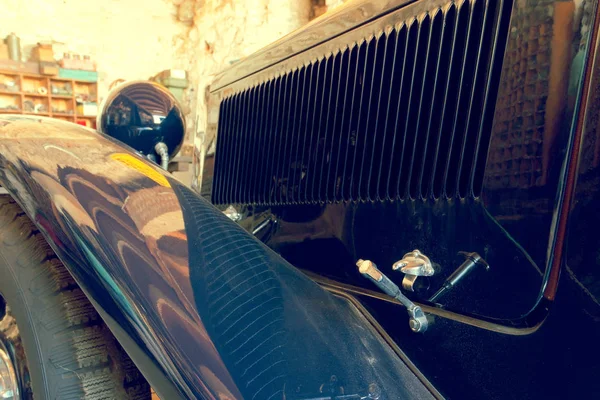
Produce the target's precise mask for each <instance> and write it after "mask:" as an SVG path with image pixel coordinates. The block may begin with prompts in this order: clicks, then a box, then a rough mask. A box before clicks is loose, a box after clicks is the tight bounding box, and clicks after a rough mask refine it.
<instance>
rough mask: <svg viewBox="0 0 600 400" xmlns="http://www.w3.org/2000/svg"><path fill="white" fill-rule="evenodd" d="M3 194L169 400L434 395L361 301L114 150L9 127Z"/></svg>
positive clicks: (5, 122) (80, 135)
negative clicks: (319, 280)
mask: <svg viewBox="0 0 600 400" xmlns="http://www.w3.org/2000/svg"><path fill="white" fill-rule="evenodd" d="M0 183H1V184H2V185H3V186H4V187H6V189H7V190H8V191H9V192H10V194H11V195H12V196H13V197H14V198H15V199H16V200H17V201H18V202H19V204H20V205H21V207H23V209H24V210H25V212H26V213H27V214H28V215H29V217H30V218H31V219H32V220H33V221H34V223H35V224H36V225H37V226H38V227H39V229H40V231H41V232H42V233H43V234H44V236H45V237H46V239H47V240H48V242H49V243H50V245H51V246H52V247H53V249H54V250H55V252H56V253H57V255H58V256H59V257H60V258H61V260H62V261H63V263H64V264H65V266H66V267H67V268H68V270H69V271H70V272H71V274H72V275H73V276H74V278H75V279H76V280H77V282H78V283H79V285H80V286H81V288H82V289H83V290H84V291H85V293H86V294H87V295H88V297H89V298H90V301H91V302H92V304H94V306H95V307H96V309H97V310H98V312H99V313H100V315H101V316H102V317H103V318H104V320H105V322H106V323H107V325H108V326H109V327H110V328H111V330H112V332H113V333H114V334H115V336H116V337H117V339H118V340H119V341H120V342H121V343H122V344H123V346H124V348H125V350H126V351H127V352H128V353H129V355H130V356H131V358H132V359H133V360H134V362H135V363H136V365H137V366H138V368H139V369H140V370H141V371H142V373H143V374H144V376H146V378H147V379H148V380H149V382H150V384H151V385H152V386H153V387H154V389H155V390H156V391H157V392H158V394H159V396H161V397H162V398H163V399H173V398H177V397H188V398H197V397H202V398H219V399H233V398H242V397H245V398H248V399H253V400H254V399H263V398H264V399H277V398H280V399H282V398H284V399H309V398H322V396H323V393H329V394H331V395H332V396H333V394H336V393H337V394H344V393H346V395H348V393H351V394H350V395H349V396H350V398H365V396H370V397H369V398H379V395H380V394H381V396H382V398H419V399H425V398H431V396H432V393H435V391H434V389H432V388H431V387H429V386H428V385H429V384H428V382H427V381H426V379H425V378H424V377H423V376H422V375H419V373H418V371H416V369H415V368H414V366H412V365H411V364H410V363H409V362H408V361H407V360H406V358H404V357H405V356H403V354H402V352H400V351H398V350H394V348H393V347H391V346H390V345H389V343H388V342H386V341H385V339H384V338H383V337H382V336H381V335H379V334H378V333H376V331H375V326H374V325H373V322H372V320H371V321H369V320H368V319H367V318H366V317H365V311H364V309H363V310H361V309H360V305H359V304H358V303H357V302H356V301H355V300H354V299H352V298H351V297H349V296H346V295H343V294H340V293H338V294H337V295H336V296H334V295H332V294H331V293H329V292H327V291H326V290H324V289H323V288H321V287H320V286H318V285H317V284H316V283H315V282H313V281H312V280H310V279H309V278H308V277H307V276H306V275H304V274H302V273H300V272H299V271H298V270H296V269H295V268H294V267H293V266H291V265H290V264H289V263H287V262H286V261H285V260H283V259H282V258H281V257H280V256H278V255H277V254H275V253H274V252H273V251H272V250H270V249H269V248H268V247H266V246H265V245H264V244H262V243H261V242H259V241H258V240H256V239H255V238H254V237H253V236H251V235H249V234H248V233H247V232H246V231H244V230H243V229H242V228H241V227H239V226H238V225H237V224H235V223H234V222H232V221H231V220H229V219H228V218H227V217H226V216H224V215H223V214H222V213H221V212H219V211H218V210H217V209H216V208H214V207H213V206H212V205H210V204H209V203H208V202H207V201H206V200H204V199H202V198H200V197H199V196H198V195H197V194H195V193H193V192H192V191H191V190H190V189H188V188H187V187H185V186H184V185H182V184H181V183H179V182H177V181H176V180H174V179H172V178H171V177H170V176H169V175H167V174H165V173H163V171H162V170H160V169H159V168H158V167H156V166H155V165H153V164H150V163H149V162H147V161H146V160H144V159H143V158H140V157H138V156H136V155H134V154H132V153H129V152H128V150H126V149H125V148H124V147H122V146H121V145H119V144H118V143H116V142H115V141H114V140H112V139H110V138H108V137H105V136H103V135H100V134H98V133H97V132H94V131H92V130H89V129H86V128H82V127H79V126H77V125H75V124H70V123H65V122H61V121H56V120H51V119H46V118H27V117H18V116H12V117H1V118H0ZM318 258H319V255H318V254H315V259H316V261H317V260H318ZM349 267H350V268H355V267H354V266H353V265H349ZM402 313H403V315H405V313H404V312H402ZM403 326H404V329H408V324H404V325H403ZM403 360H404V361H403ZM324 388H326V389H324ZM327 388H329V389H327ZM324 390H326V391H325V392H324ZM336 397H337V396H336Z"/></svg>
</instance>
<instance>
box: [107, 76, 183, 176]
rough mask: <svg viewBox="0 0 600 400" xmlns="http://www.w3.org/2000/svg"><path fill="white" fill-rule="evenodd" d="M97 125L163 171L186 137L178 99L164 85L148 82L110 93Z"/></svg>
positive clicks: (123, 85)
mask: <svg viewBox="0 0 600 400" xmlns="http://www.w3.org/2000/svg"><path fill="white" fill-rule="evenodd" d="M96 126H97V127H98V130H99V131H100V132H102V133H104V134H106V135H108V136H111V137H113V138H115V139H117V140H120V141H121V142H123V143H125V144H127V145H129V146H131V147H133V148H134V149H135V150H137V151H138V152H140V153H142V154H143V155H144V156H146V157H148V158H149V159H150V160H152V161H154V162H157V163H160V165H161V166H162V167H163V168H164V169H166V168H167V165H168V162H169V160H170V159H171V157H173V156H174V155H175V154H177V152H178V151H179V149H180V148H181V145H182V143H183V139H184V136H185V119H184V118H183V113H182V112H181V106H180V105H179V103H178V102H177V99H175V97H174V96H173V95H172V94H171V93H170V92H169V91H168V90H167V89H166V88H164V87H163V86H161V85H159V84H157V83H154V82H147V81H133V82H128V83H124V84H122V85H119V86H117V87H116V88H114V89H113V90H111V91H110V93H109V94H108V96H107V98H106V100H105V101H104V103H103V105H102V109H101V112H100V114H99V116H98V121H97V124H96Z"/></svg>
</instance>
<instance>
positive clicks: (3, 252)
mask: <svg viewBox="0 0 600 400" xmlns="http://www.w3.org/2000/svg"><path fill="white" fill-rule="evenodd" d="M34 397H35V399H36V400H40V399H63V400H69V399H94V400H100V399H139V400H142V399H149V398H150V387H149V385H148V383H147V382H146V381H145V379H144V377H143V376H142V375H141V374H140V372H139V371H138V370H137V368H136V366H135V365H134V364H133V362H132V361H131V360H130V359H129V357H128V356H127V355H126V353H125V352H124V351H123V349H122V348H121V347H120V345H119V343H118V342H117V341H116V339H115V338H114V337H113V335H112V334H111V332H110V331H109V330H108V328H107V327H106V325H105V324H104V323H103V321H102V320H101V319H100V316H99V315H98V313H97V312H96V311H95V310H94V308H93V306H92V305H91V304H90V302H89V301H88V299H87V298H86V296H85V294H84V293H83V292H82V291H81V289H80V288H79V287H78V285H77V283H76V282H75V281H74V279H73V278H72V276H71V275H70V274H69V272H68V271H67V270H66V269H65V267H64V266H63V265H62V263H61V262H60V261H59V260H58V258H57V257H56V255H55V254H54V252H53V251H52V249H51V248H50V246H49V245H48V243H47V242H46V241H45V239H44V238H43V236H42V235H41V233H40V232H39V231H38V230H37V229H36V228H35V226H34V225H33V224H32V222H31V220H30V219H29V218H28V217H27V215H25V213H24V212H23V211H22V210H21V208H20V207H19V206H18V205H17V204H16V203H15V202H14V201H13V200H12V199H11V198H10V197H9V196H0V398H2V399H32V398H34Z"/></svg>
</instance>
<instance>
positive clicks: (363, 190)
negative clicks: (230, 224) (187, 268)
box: [195, 0, 600, 399]
mask: <svg viewBox="0 0 600 400" xmlns="http://www.w3.org/2000/svg"><path fill="white" fill-rule="evenodd" d="M597 12H598V10H597V2H595V1H582V2H573V1H546V0H534V1H529V0H528V1H481V0H474V1H415V2H412V1H393V2H385V1H367V2H350V4H347V5H345V6H344V7H342V8H341V9H340V10H338V11H336V12H334V13H333V14H331V15H328V17H327V18H324V19H320V20H317V21H315V22H314V23H313V24H310V25H309V26H307V27H306V28H305V29H303V30H301V31H299V32H296V33H294V34H291V35H289V36H288V37H286V38H284V39H281V40H280V41H279V42H277V43H275V44H273V45H272V46H269V47H267V48H266V49H264V50H262V51H260V52H259V53H257V54H255V55H253V56H250V57H248V58H247V59H245V60H243V61H241V62H240V63H238V64H237V65H235V66H234V67H232V68H230V69H229V70H228V71H226V72H224V73H222V74H221V75H219V76H218V77H217V78H216V79H215V81H214V82H213V84H212V86H211V90H210V93H209V94H208V104H209V113H208V117H209V124H208V128H207V132H206V135H205V137H203V138H202V139H203V140H198V143H199V144H200V143H204V146H203V147H202V146H199V147H198V148H197V153H198V154H200V155H202V157H199V158H204V159H205V160H204V168H203V170H202V174H200V173H198V175H197V179H196V181H195V187H196V189H197V190H199V191H200V192H201V193H202V194H203V195H204V196H206V197H207V198H210V199H211V200H212V202H213V203H214V204H216V205H217V206H218V207H221V208H222V209H223V210H225V209H226V208H227V207H229V206H233V207H234V208H233V209H231V208H230V209H229V211H228V212H230V213H231V212H232V210H235V212H236V214H235V216H236V217H237V218H239V219H240V222H239V223H240V225H242V226H244V227H245V228H246V229H247V230H248V231H249V232H253V233H254V234H255V235H256V236H257V237H259V238H260V239H261V240H262V241H264V242H265V243H266V244H267V245H269V246H270V247H271V248H273V249H275V250H276V251H277V252H278V253H280V254H281V255H282V256H283V257H284V258H285V259H286V260H288V261H289V262H290V263H291V264H293V265H294V266H296V267H298V268H300V269H302V270H304V271H308V273H309V274H310V276H311V277H313V278H314V279H315V280H316V281H318V282H320V283H321V284H322V285H324V287H327V288H329V289H332V290H340V291H346V292H351V293H353V296H355V297H356V298H357V299H358V300H359V301H360V302H361V303H362V304H363V305H364V306H365V307H366V308H367V309H368V310H369V312H370V313H371V315H372V316H373V318H375V320H376V321H377V322H378V323H379V324H380V325H381V326H382V328H383V329H384V330H385V332H386V334H387V335H389V337H390V340H391V342H392V345H393V346H398V347H399V348H400V350H401V351H402V352H403V353H404V354H405V356H406V357H407V358H408V359H409V360H410V361H411V362H412V363H414V364H415V366H416V368H417V369H418V370H419V371H420V372H421V373H422V374H423V375H424V376H425V377H426V378H427V379H428V380H429V383H430V384H431V386H433V387H435V388H436V389H437V390H438V391H439V393H441V394H442V395H443V396H447V397H450V398H461V399H462V398H538V397H546V398H572V397H584V396H585V397H588V396H589V397H594V396H597V395H598V393H599V391H600V386H598V383H597V379H595V376H596V375H597V371H598V370H599V368H598V367H599V364H598V362H599V361H598V360H599V355H600V351H599V349H598V347H597V346H596V345H595V338H596V337H598V334H599V325H598V316H600V308H599V304H600V303H599V302H598V300H599V298H598V291H597V286H598V279H599V278H600V273H599V272H598V265H599V264H598V263H599V261H598V260H599V259H600V258H598V254H599V253H598V244H599V243H600V234H599V233H598V231H597V228H596V227H597V222H596V221H597V218H598V211H597V209H598V208H599V207H600V203H599V201H600V197H599V193H598V177H599V172H600V171H599V169H598V165H599V162H598V159H600V157H598V154H600V153H599V152H598V148H599V147H598V141H597V137H598V136H597V135H598V133H597V129H598V126H597V120H598V118H597V113H598V107H599V104H600V103H599V102H598V94H597V92H598V90H597V82H598V81H599V76H600V75H599V72H598V71H599V70H598V68H597V64H596V57H597V34H598V30H597V24H598V18H597ZM215 137H216V146H214V144H213V142H212V141H213V138H215ZM211 147H213V150H214V151H213V152H207V149H210V148H211ZM207 153H208V154H207ZM597 153H598V154H597ZM213 157H214V158H213ZM413 249H419V250H420V251H421V252H422V253H425V254H426V255H427V256H428V257H429V258H430V259H431V260H432V261H433V262H434V263H438V264H440V271H441V272H438V273H436V274H435V275H434V276H432V277H429V278H426V279H427V280H428V281H426V282H425V283H424V285H425V286H426V287H425V288H421V292H419V291H418V290H417V291H415V292H413V293H411V292H410V291H408V292H405V293H408V296H409V297H410V298H411V299H413V300H414V301H416V302H418V303H421V304H422V307H423V309H424V310H425V311H426V312H427V313H430V314H432V315H435V316H436V317H435V323H434V324H433V325H432V326H431V327H430V329H429V330H428V331H427V332H425V333H423V334H415V333H413V332H411V331H410V329H408V326H407V325H406V321H405V320H404V319H403V318H401V317H400V316H402V311H401V310H398V309H397V307H396V306H395V305H394V303H393V302H390V301H389V297H386V296H385V295H379V294H377V293H374V291H377V290H378V289H377V288H376V287H375V285H373V284H371V283H370V282H368V281H366V280H365V278H364V277H363V276H361V274H360V273H359V272H358V271H357V269H356V267H355V263H356V262H357V260H359V259H369V260H372V261H373V262H375V263H376V264H377V265H379V266H380V269H381V270H382V271H383V272H384V273H385V274H387V275H388V276H389V277H390V278H391V279H392V280H394V281H395V282H396V283H397V284H398V285H399V286H400V285H401V282H402V280H403V275H402V274H401V273H399V272H394V271H392V268H391V267H392V265H393V264H394V263H395V262H397V261H398V260H400V259H401V258H402V257H403V255H404V254H405V253H407V252H410V251H411V250H413ZM458 252H477V253H478V254H480V255H481V256H482V257H483V258H484V259H485V260H486V261H487V263H488V264H489V266H490V268H489V271H487V272H486V271H484V270H483V269H481V270H480V271H474V272H472V273H471V274H470V275H469V276H468V277H466V278H464V280H463V281H462V282H461V283H460V284H459V285H457V286H456V287H454V288H453V289H452V290H450V291H448V292H447V293H446V294H445V295H444V296H443V297H442V298H441V299H440V300H437V301H435V302H430V301H429V302H428V301H427V299H428V298H430V297H431V296H432V294H433V293H434V292H435V291H436V289H438V288H439V287H441V286H442V285H443V284H444V281H445V280H446V278H448V276H449V275H450V274H451V273H452V272H453V271H454V270H455V269H456V268H457V267H458V266H459V265H460V264H461V262H462V261H463V259H462V258H461V257H460V256H457V253H458ZM419 279H421V278H419ZM427 285H428V287H427ZM334 288H335V289H334ZM399 317H400V318H399Z"/></svg>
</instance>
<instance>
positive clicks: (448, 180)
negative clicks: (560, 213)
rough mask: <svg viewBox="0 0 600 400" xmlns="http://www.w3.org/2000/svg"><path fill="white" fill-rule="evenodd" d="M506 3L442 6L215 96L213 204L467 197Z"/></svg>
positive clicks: (477, 177) (485, 125)
mask: <svg viewBox="0 0 600 400" xmlns="http://www.w3.org/2000/svg"><path fill="white" fill-rule="evenodd" d="M510 3H511V2H510V1H504V2H502V1H500V2H495V1H490V2H489V3H488V2H486V1H485V0H471V1H468V0H465V1H461V2H452V3H449V4H448V5H446V6H445V7H443V8H438V9H435V10H432V11H431V12H428V13H426V14H422V15H419V16H416V17H414V18H411V19H409V20H407V21H405V22H404V23H402V24H400V25H397V26H396V27H395V28H394V29H391V30H389V31H386V32H381V33H380V34H379V35H377V36H375V37H371V38H366V39H365V40H364V41H362V42H360V43H353V44H352V45H349V46H348V47H345V48H343V49H340V50H339V51H337V52H336V53H335V54H330V55H328V56H327V57H323V58H322V59H319V60H317V61H315V62H313V63H311V64H308V65H305V66H301V67H299V68H297V69H295V70H293V71H290V72H288V73H287V74H284V75H281V76H279V77H276V78H274V79H272V80H269V81H267V82H263V83H261V84H258V85H257V86H255V87H251V88H249V89H247V90H245V91H242V92H239V93H236V94H233V95H231V96H229V97H227V98H225V99H223V100H222V102H221V104H220V110H219V123H218V136H217V154H216V160H215V171H214V181H213V194H212V200H213V202H214V203H216V204H229V203H242V204H261V205H283V204H306V203H330V202H340V201H386V200H393V199H400V200H403V199H409V198H410V199H418V198H440V197H443V198H454V197H461V198H462V197H476V196H478V193H476V192H475V191H474V190H473V187H477V188H480V187H481V186H482V185H481V180H482V179H483V170H484V167H485V159H486V157H487V148H488V145H489V140H490V130H491V122H492V118H493V109H494V103H495V99H496V94H497V90H498V82H499V71H500V69H501V61H502V57H503V51H504V46H505V43H506V36H507V31H508V18H509V15H510V8H511V4H510Z"/></svg>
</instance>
